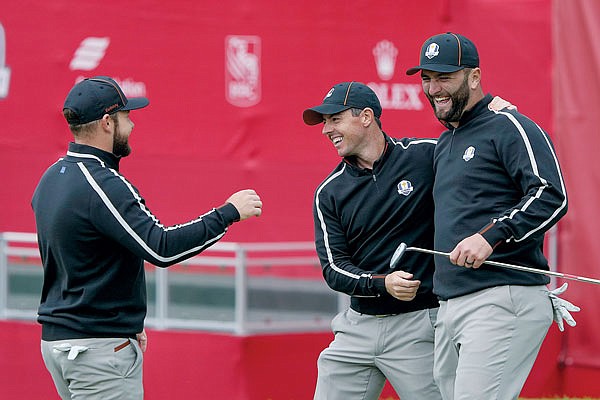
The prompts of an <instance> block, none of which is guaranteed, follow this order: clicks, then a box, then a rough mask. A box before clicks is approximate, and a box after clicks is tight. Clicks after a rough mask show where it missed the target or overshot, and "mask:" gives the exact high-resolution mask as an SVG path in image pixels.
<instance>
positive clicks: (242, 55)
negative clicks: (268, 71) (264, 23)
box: [225, 36, 261, 107]
mask: <svg viewBox="0 0 600 400" xmlns="http://www.w3.org/2000/svg"><path fill="white" fill-rule="evenodd" d="M225 97H226V98H227V101H228V102H229V103H231V104H233V105H234V106H238V107H250V106H253V105H255V104H257V103H258V102H259V101H260V98H261V87H260V37H259V36H227V37H226V38H225Z"/></svg>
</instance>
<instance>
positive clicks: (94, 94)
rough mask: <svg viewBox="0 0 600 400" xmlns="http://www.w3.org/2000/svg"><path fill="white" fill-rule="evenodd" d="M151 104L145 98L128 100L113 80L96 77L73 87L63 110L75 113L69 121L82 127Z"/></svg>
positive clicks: (106, 77) (105, 77)
mask: <svg viewBox="0 0 600 400" xmlns="http://www.w3.org/2000/svg"><path fill="white" fill-rule="evenodd" d="M149 103H150V102H149V101H148V99H147V98H145V97H132V98H130V99H128V98H127V97H125V94H124V93H123V90H121V88H120V87H119V85H118V84H117V82H115V81H114V80H113V79H112V78H109V77H108V76H95V77H93V78H86V79H84V80H82V81H81V82H79V83H77V84H76V85H75V86H73V88H72V89H71V91H70V92H69V94H68V95H67V98H66V99H65V104H64V105H63V110H64V109H66V108H68V109H69V110H72V111H73V112H74V113H75V115H74V116H73V117H71V118H69V119H67V122H68V123H69V124H70V125H81V124H87V123H88V122H92V121H96V120H98V119H101V118H102V117H103V116H104V114H113V113H116V112H117V111H128V110H136V109H138V108H142V107H146V106H147V105H148V104H149Z"/></svg>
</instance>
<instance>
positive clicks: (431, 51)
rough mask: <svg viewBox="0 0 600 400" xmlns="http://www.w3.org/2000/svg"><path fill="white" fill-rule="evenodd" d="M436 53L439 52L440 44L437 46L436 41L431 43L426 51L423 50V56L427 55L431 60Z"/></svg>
mask: <svg viewBox="0 0 600 400" xmlns="http://www.w3.org/2000/svg"><path fill="white" fill-rule="evenodd" d="M438 54H440V46H438V44H437V43H431V44H430V45H429V46H428V47H427V51H426V52H425V57H427V58H429V59H430V60H431V59H432V58H433V57H435V56H437V55H438Z"/></svg>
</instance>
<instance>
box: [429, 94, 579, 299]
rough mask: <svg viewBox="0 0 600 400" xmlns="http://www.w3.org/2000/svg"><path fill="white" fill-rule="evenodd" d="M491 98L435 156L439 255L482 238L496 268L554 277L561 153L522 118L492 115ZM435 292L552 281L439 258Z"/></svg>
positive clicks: (447, 136)
mask: <svg viewBox="0 0 600 400" xmlns="http://www.w3.org/2000/svg"><path fill="white" fill-rule="evenodd" d="M491 100H492V96H491V95H489V94H488V95H486V96H485V97H484V98H483V99H482V100H481V101H480V102H478V103H477V104H476V105H475V106H474V107H473V109H471V110H469V111H467V112H465V113H464V115H463V116H462V118H461V120H460V121H459V127H458V128H456V129H452V130H449V131H446V132H444V133H442V135H441V136H440V139H439V140H438V144H437V147H436V150H435V157H434V168H435V185H434V192H433V193H434V199H435V248H436V249H437V250H440V251H444V252H450V251H452V250H453V249H454V247H455V246H456V245H457V244H458V243H459V242H460V241H461V240H463V239H465V238H466V237H469V236H471V235H473V234H475V233H477V232H479V233H481V234H482V235H483V237H484V238H485V239H486V240H487V241H488V243H489V244H490V245H491V246H492V247H493V248H494V252H493V253H492V255H491V256H490V258H489V259H490V260H495V261H501V262H506V263H511V264H517V265H523V266H526V267H532V268H538V269H541V270H548V262H547V260H546V258H545V257H544V254H543V252H542V245H543V241H544V233H545V232H546V231H547V230H548V229H550V227H552V226H553V225H554V224H555V223H556V222H557V221H558V220H559V219H560V218H561V217H562V216H563V215H564V214H565V213H566V212H567V194H566V190H565V184H564V182H563V177H562V173H561V170H560V166H559V163H558V159H557V157H556V154H555V152H554V148H553V146H552V143H551V141H550V139H549V138H548V135H547V134H546V132H544V131H543V130H542V129H541V128H540V127H539V126H538V125H537V124H535V123H534V122H533V121H531V120H530V119H529V118H527V117H526V116H524V115H522V114H520V113H519V112H518V111H516V110H502V111H498V112H494V111H491V110H490V109H489V108H488V104H489V103H490V102H491ZM435 264H436V271H435V276H434V291H435V293H436V294H437V295H438V296H439V297H440V298H441V299H451V298H454V297H457V296H462V295H465V294H469V293H473V292H475V291H478V290H481V289H485V288H489V287H493V286H500V285H543V284H547V283H549V278H548V277H546V276H544V275H538V274H532V273H528V272H521V271H515V270H509V269H503V268H499V267H490V266H486V265H482V266H481V267H480V268H479V269H471V268H464V267H459V266H456V265H453V264H451V263H450V261H449V259H448V257H441V256H436V257H435Z"/></svg>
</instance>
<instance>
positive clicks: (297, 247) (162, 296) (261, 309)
mask: <svg viewBox="0 0 600 400" xmlns="http://www.w3.org/2000/svg"><path fill="white" fill-rule="evenodd" d="M42 279H43V269H42V266H41V261H40V256H39V251H38V248H37V241H36V234H34V233H19V232H4V233H0V319H24V320H35V318H36V316H37V306H38V303H39V298H40V293H41V287H42ZM146 285H147V292H148V315H147V318H146V326H147V327H152V328H155V329H194V330H209V331H220V332H230V333H234V334H237V335H247V334H252V333H267V332H307V331H328V330H329V324H330V321H331V318H332V317H333V316H334V315H335V314H336V313H337V312H338V311H340V310H342V309H343V308H345V307H347V305H348V301H349V298H348V296H346V295H343V294H339V293H336V292H334V291H332V290H331V289H330V288H328V287H327V285H326V284H325V282H324V281H323V278H322V276H321V268H320V266H319V262H318V259H317V256H316V253H315V249H314V244H313V243H312V242H277V243H227V242H223V243H217V244H215V245H214V246H212V247H211V248H210V249H208V250H206V251H205V252H203V253H201V254H199V255H198V256H195V257H193V258H190V259H188V260H186V261H184V262H182V263H180V264H177V265H175V266H172V267H170V268H157V267H154V266H151V265H149V264H148V265H147V266H146Z"/></svg>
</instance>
